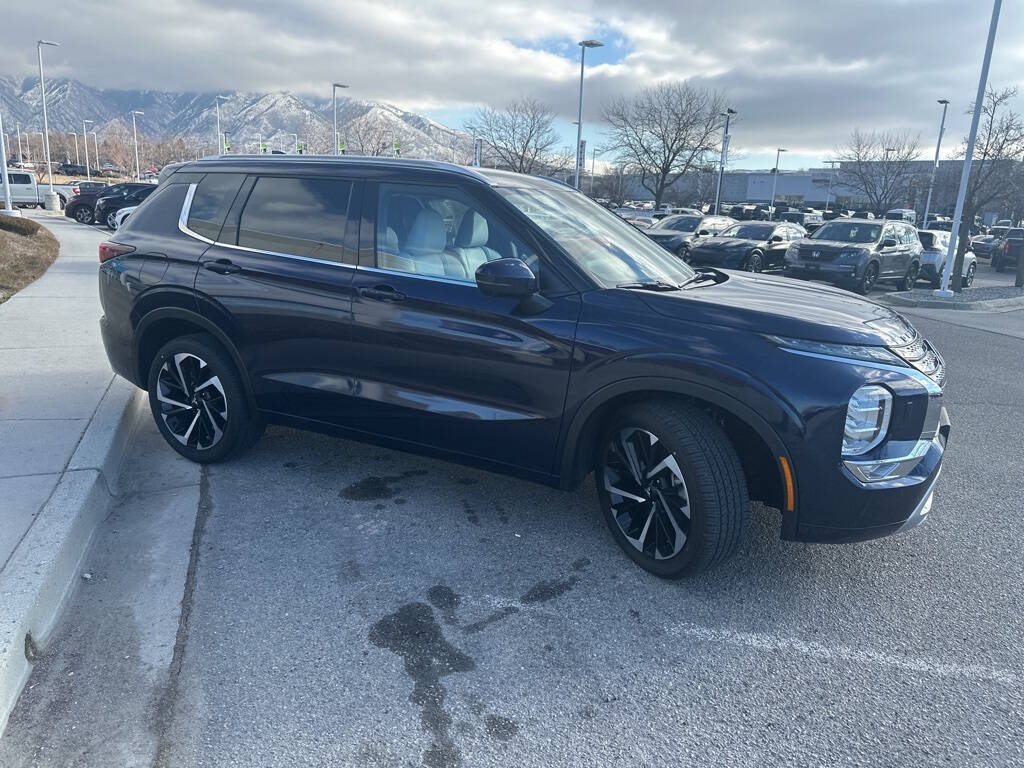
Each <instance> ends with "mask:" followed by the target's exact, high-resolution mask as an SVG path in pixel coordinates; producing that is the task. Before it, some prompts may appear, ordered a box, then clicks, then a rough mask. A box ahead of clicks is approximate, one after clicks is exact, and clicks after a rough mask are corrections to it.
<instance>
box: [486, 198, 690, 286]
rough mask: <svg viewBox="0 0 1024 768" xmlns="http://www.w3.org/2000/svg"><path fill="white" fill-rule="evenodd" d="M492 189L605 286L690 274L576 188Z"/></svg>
mask: <svg viewBox="0 0 1024 768" xmlns="http://www.w3.org/2000/svg"><path fill="white" fill-rule="evenodd" d="M496 190H497V192H498V193H499V194H501V196H502V197H504V198H505V199H506V200H508V201H509V202H510V203H511V204H512V205H513V206H515V208H516V209H518V210H519V211H520V212H521V213H522V214H523V215H524V216H526V217H527V218H528V219H530V221H532V222H533V223H534V224H536V225H537V226H538V227H540V228H541V229H542V230H544V232H546V233H547V234H548V235H549V236H550V237H551V239H552V240H554V241H555V242H556V243H557V244H558V245H559V246H561V247H562V248H563V249H564V250H565V252H566V253H568V254H569V256H570V257H571V258H572V259H573V261H574V262H576V264H578V265H579V267H580V268H581V269H582V270H583V271H584V272H586V273H587V274H588V275H589V276H590V277H591V278H593V279H594V280H595V281H596V282H597V283H598V284H599V285H601V286H603V287H605V288H614V287H615V286H617V285H619V284H620V283H634V282H640V283H652V282H662V283H668V284H670V285H679V284H680V283H682V282H683V281H684V280H687V279H689V278H690V277H692V276H693V274H694V272H693V270H692V269H690V268H689V267H688V266H687V265H686V264H685V263H683V262H682V261H680V260H679V259H677V258H676V257H675V256H673V255H672V254H671V253H669V252H668V251H666V250H665V249H664V248H662V247H661V246H660V245H658V244H656V243H655V242H654V241H653V240H651V239H650V238H648V237H647V236H646V235H644V234H642V233H641V232H639V231H638V230H637V229H636V228H635V227H633V226H631V225H630V224H628V223H626V222H625V221H623V220H622V219H621V218H619V217H618V216H616V215H615V214H614V213H612V212H611V211H609V210H606V209H605V208H603V207H601V206H600V205H598V204H597V203H595V202H593V201H591V200H589V199H587V198H586V197H585V196H583V195H581V194H580V193H578V192H572V191H568V190H566V191H564V192H563V191H561V190H548V189H533V188H522V189H515V188H511V187H497V188H496Z"/></svg>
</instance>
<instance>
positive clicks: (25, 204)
mask: <svg viewBox="0 0 1024 768" xmlns="http://www.w3.org/2000/svg"><path fill="white" fill-rule="evenodd" d="M7 179H8V181H9V182H10V185H11V202H12V203H14V205H15V207H18V208H35V207H36V206H37V205H43V204H44V203H45V202H46V193H47V192H49V191H50V188H49V185H48V184H38V183H36V177H35V174H32V173H28V172H27V171H14V170H12V171H8V173H7ZM53 191H54V192H56V193H57V197H58V198H60V207H61V208H63V207H64V206H66V205H67V204H68V202H69V201H70V200H72V199H73V198H74V196H75V189H74V187H72V186H71V185H70V184H54V185H53Z"/></svg>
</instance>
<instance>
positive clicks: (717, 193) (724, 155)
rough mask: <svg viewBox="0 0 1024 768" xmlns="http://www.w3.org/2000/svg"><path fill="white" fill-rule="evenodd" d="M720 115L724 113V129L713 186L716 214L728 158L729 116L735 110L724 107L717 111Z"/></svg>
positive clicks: (733, 113)
mask: <svg viewBox="0 0 1024 768" xmlns="http://www.w3.org/2000/svg"><path fill="white" fill-rule="evenodd" d="M719 114H720V115H725V129H724V130H723V131H722V158H721V160H719V162H718V186H717V187H715V215H716V216H717V215H718V207H719V206H720V205H721V204H722V177H723V176H725V163H726V161H727V160H728V159H729V118H730V117H732V116H733V115H735V114H736V110H735V109H733V108H732V107H726V108H725V112H719Z"/></svg>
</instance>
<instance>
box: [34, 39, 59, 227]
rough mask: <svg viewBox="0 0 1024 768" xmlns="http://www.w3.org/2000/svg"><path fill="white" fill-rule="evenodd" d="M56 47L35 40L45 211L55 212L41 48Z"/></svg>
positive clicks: (55, 201) (45, 41)
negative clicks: (37, 58) (40, 112)
mask: <svg viewBox="0 0 1024 768" xmlns="http://www.w3.org/2000/svg"><path fill="white" fill-rule="evenodd" d="M44 45H52V46H57V45H60V43H55V42H53V41H52V40H36V53H37V54H38V56H39V93H40V94H41V97H42V101H43V152H44V154H45V156H46V179H47V182H48V183H49V186H50V189H49V191H48V192H47V193H46V210H48V211H56V210H58V209H59V208H60V200H59V199H58V198H57V193H56V192H54V191H53V168H52V167H51V166H50V122H49V118H48V117H47V115H46V84H45V82H44V81H43V46H44Z"/></svg>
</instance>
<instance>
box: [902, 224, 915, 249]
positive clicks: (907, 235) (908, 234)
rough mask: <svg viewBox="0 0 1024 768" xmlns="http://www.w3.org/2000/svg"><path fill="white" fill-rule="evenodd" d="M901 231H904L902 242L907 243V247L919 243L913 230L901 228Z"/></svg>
mask: <svg viewBox="0 0 1024 768" xmlns="http://www.w3.org/2000/svg"><path fill="white" fill-rule="evenodd" d="M900 229H902V230H903V239H902V241H901V242H903V243H905V244H906V245H913V244H914V243H915V242H917V233H916V232H914V230H913V229H911V228H910V227H906V226H904V227H900Z"/></svg>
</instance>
